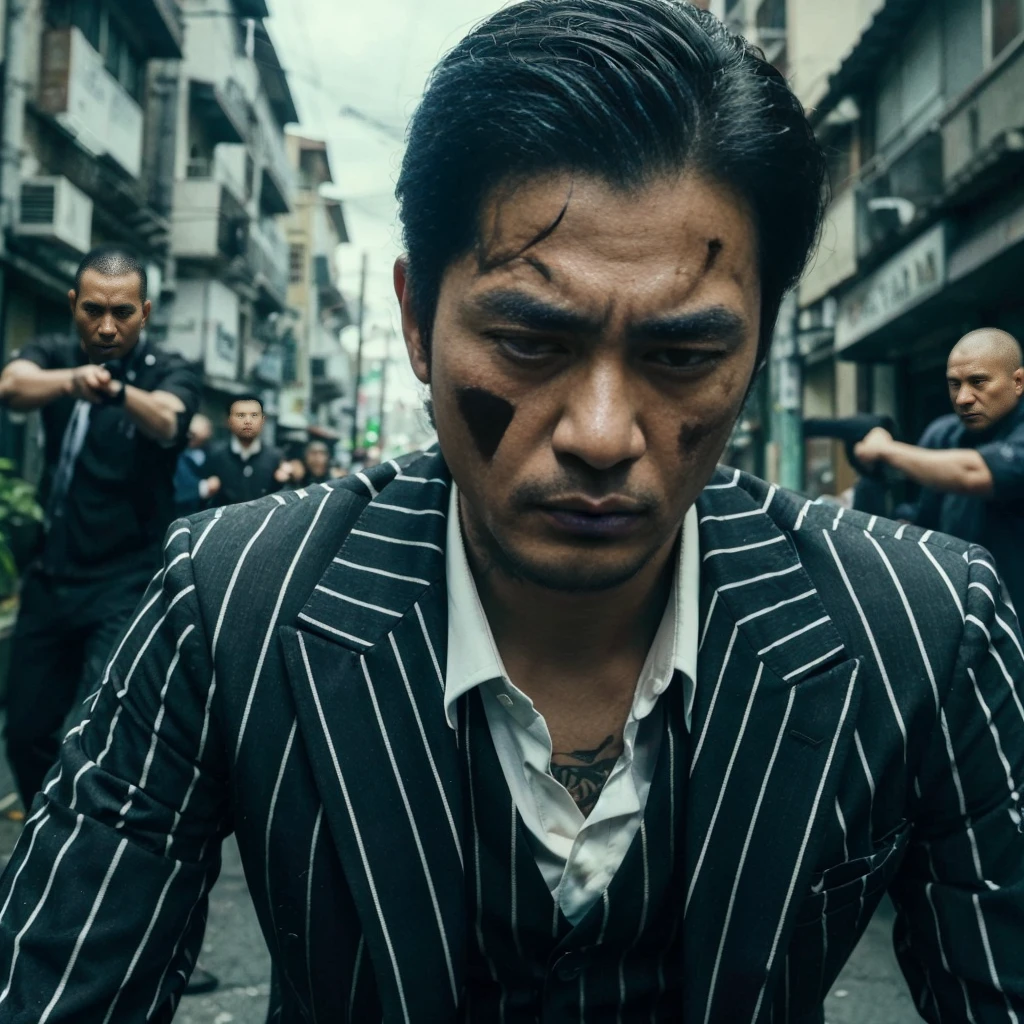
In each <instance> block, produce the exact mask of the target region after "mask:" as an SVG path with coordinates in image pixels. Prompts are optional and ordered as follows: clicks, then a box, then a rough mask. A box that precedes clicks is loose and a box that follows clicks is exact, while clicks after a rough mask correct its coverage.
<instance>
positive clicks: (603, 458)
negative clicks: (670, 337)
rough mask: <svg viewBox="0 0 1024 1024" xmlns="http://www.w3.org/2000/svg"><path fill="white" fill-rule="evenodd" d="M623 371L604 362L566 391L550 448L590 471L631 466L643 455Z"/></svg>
mask: <svg viewBox="0 0 1024 1024" xmlns="http://www.w3.org/2000/svg"><path fill="white" fill-rule="evenodd" d="M631 392H632V389H631V388H630V384H629V380H628V378H627V374H626V369H625V367H624V366H622V365H621V363H620V362H619V361H618V360H616V359H614V358H608V359H603V360H600V361H598V362H596V363H595V364H594V365H591V366H588V367H587V368H586V370H585V372H584V374H583V375H582V376H581V377H574V378H573V380H572V381H571V383H570V385H569V395H568V399H567V401H566V404H565V409H564V411H563V413H562V416H561V418H560V420H559V422H558V425H557V427H556V428H555V433H554V436H553V438H552V444H553V446H554V448H555V451H556V452H558V453H559V454H560V455H572V456H575V457H576V458H578V459H580V460H581V461H582V462H585V463H586V464H587V465H588V466H590V467H591V468H592V469H596V470H601V471H603V470H609V469H612V468H614V467H615V466H618V465H620V464H621V463H624V462H635V461H636V460H637V459H639V458H640V457H641V456H642V455H643V454H644V452H645V451H646V450H647V442H646V440H645V438H644V434H643V431H642V430H641V428H640V424H639V423H638V422H637V416H636V413H637V408H636V403H635V400H634V396H633V394H632V393H631Z"/></svg>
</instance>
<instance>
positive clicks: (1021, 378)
mask: <svg viewBox="0 0 1024 1024" xmlns="http://www.w3.org/2000/svg"><path fill="white" fill-rule="evenodd" d="M1013 389H1014V391H1016V392H1017V397H1018V398H1020V396H1021V395H1022V394H1024V367H1017V369H1016V370H1014V371H1013Z"/></svg>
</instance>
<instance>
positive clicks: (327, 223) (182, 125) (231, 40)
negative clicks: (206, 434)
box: [0, 0, 358, 479]
mask: <svg viewBox="0 0 1024 1024" xmlns="http://www.w3.org/2000/svg"><path fill="white" fill-rule="evenodd" d="M270 13H271V12H270V10H269V9H268V6H267V2H266V0H0V52H2V53H3V58H4V60H3V71H2V93H0V95H2V108H0V126H2V127H0V133H2V134H0V336H2V339H3V357H4V360H5V361H6V360H7V359H9V358H10V357H11V356H12V355H13V354H14V353H16V352H17V351H18V350H19V349H20V348H21V347H22V346H23V345H24V344H25V343H26V342H27V341H28V340H29V339H31V338H32V337H35V336H36V335H39V334H44V333H51V332H67V331H69V330H70V329H71V320H70V312H69V308H68V300H67V293H68V289H69V287H70V286H71V282H72V277H73V274H74V270H75V267H76V265H77V263H78V261H79V260H80V259H81V257H82V256H83V255H84V254H85V253H86V252H87V251H88V250H89V249H90V248H92V247H93V246H94V245H98V244H101V243H104V242H123V243H125V244H127V245H129V246H131V247H133V248H135V249H136V250H138V251H139V252H140V254H141V255H142V256H143V258H144V259H145V261H146V263H147V265H148V267H149V272H150V297H151V299H152V300H153V304H154V313H153V317H152V319H151V323H150V330H149V334H150V337H151V339H152V340H153V341H155V342H156V343H158V344H161V345H166V346H168V347H171V348H173V349H175V350H177V351H179V352H181V353H182V354H183V355H185V356H186V357H187V358H188V359H190V360H192V361H193V362H194V363H195V364H196V365H197V367H198V368H199V370H200V371H201V373H202V377H203V383H204V393H203V411H204V412H207V413H208V414H209V415H210V416H211V418H212V419H213V420H214V422H215V423H217V424H220V423H222V422H223V420H224V410H225V405H226V403H227V402H228V401H229V400H230V397H231V396H232V395H236V394H241V393H245V392H256V393H258V394H259V395H260V396H261V397H262V398H263V400H264V403H265V407H266V410H267V413H268V416H269V420H270V426H269V431H268V433H269V436H270V438H272V439H273V438H274V437H275V434H276V432H277V429H278V424H279V421H283V423H284V426H285V433H286V434H287V432H288V431H289V430H290V431H292V433H293V434H295V432H296V431H297V432H298V434H299V435H301V437H302V439H303V440H304V439H306V437H308V436H315V434H316V429H315V428H317V427H319V426H322V427H324V428H327V429H330V428H333V429H334V431H335V435H336V436H341V431H342V427H343V426H344V424H341V423H340V419H342V418H343V414H342V412H341V411H340V409H339V403H341V402H342V400H343V399H344V398H345V397H346V396H348V399H349V402H350V403H351V391H352V388H353V384H354V381H353V377H352V366H351V359H349V358H347V357H345V355H344V353H343V351H342V349H341V347H340V343H339V340H338V339H339V332H340V330H341V329H342V328H343V327H344V326H346V325H347V324H348V323H349V320H350V313H349V310H348V307H347V305H346V303H345V300H344V299H343V298H342V293H341V289H340V279H339V263H338V247H339V246H340V245H341V244H342V243H347V242H348V240H349V239H348V232H347V230H346V225H345V217H344V213H343V209H342V205H341V202H340V200H338V199H336V198H334V199H329V198H327V197H325V196H323V195H322V194H321V190H322V186H323V185H325V184H329V183H330V182H331V181H332V175H331V169H330V163H329V160H328V156H327V146H326V144H325V143H323V142H317V141H316V140H311V139H306V138H302V137H301V136H299V135H297V134H295V135H293V134H289V132H288V131H286V129H289V126H296V125H297V122H298V121H299V114H298V111H297V110H296V105H295V102H294V100H293V96H292V91H291V88H290V84H289V78H288V74H287V72H286V70H285V68H284V67H283V65H282V62H281V60H280V58H279V55H278V51H277V48H276V46H275V44H274V41H273V38H272V36H271V34H270V30H269V29H268V24H267V19H268V18H269V15H270ZM283 13H285V15H287V12H286V11H285V12H283ZM289 130H290V131H291V132H296V131H297V128H296V127H292V128H290V129H289ZM352 262H353V267H351V268H350V269H351V271H352V273H353V275H356V274H357V272H358V270H357V268H356V267H355V266H354V264H355V261H352ZM354 283H355V277H353V281H352V285H354ZM311 429H313V431H314V434H313V435H310V434H309V431H310V430H311ZM38 434H39V430H38V419H37V416H36V415H29V416H25V415H20V416H19V415H17V414H11V413H7V412H3V413H0V456H4V457H10V458H13V459H14V461H15V462H16V464H17V465H18V467H19V470H20V472H21V473H22V474H23V475H25V476H26V477H28V478H29V479H35V478H36V476H37V474H38V472H39V437H38Z"/></svg>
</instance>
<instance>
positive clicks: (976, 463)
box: [854, 427, 993, 498]
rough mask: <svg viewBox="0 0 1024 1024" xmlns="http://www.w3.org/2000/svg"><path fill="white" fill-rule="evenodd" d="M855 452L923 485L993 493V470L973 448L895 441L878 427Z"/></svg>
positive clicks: (982, 495)
mask: <svg viewBox="0 0 1024 1024" xmlns="http://www.w3.org/2000/svg"><path fill="white" fill-rule="evenodd" d="M854 453H855V454H856V456H857V458H858V459H860V460H861V461H862V462H863V463H865V465H874V464H875V463H878V462H884V463H885V464H886V465H888V466H891V467H892V468H893V469H896V470H899V472H901V473H903V474H904V476H908V477H910V479H911V480H913V481H915V482H916V483H919V484H920V485H921V486H922V487H930V488H932V489H933V490H936V491H947V492H950V493H953V494H972V495H975V496H977V497H980V498H990V497H991V496H992V492H993V479H992V471H991V470H990V469H989V467H988V463H986V461H985V459H984V458H983V457H982V455H981V453H980V452H977V451H975V450H974V449H973V448H951V449H946V450H941V449H933V448H920V447H918V446H917V445H914V444H904V443H903V442H902V441H894V440H893V438H892V436H891V435H890V434H889V433H888V432H887V431H885V430H882V429H881V428H880V427H879V428H877V429H875V430H872V431H871V433H870V434H868V436H867V437H865V438H864V440H863V441H861V442H860V444H858V445H856V446H855V447H854Z"/></svg>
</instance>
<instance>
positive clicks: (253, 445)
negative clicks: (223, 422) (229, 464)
mask: <svg viewBox="0 0 1024 1024" xmlns="http://www.w3.org/2000/svg"><path fill="white" fill-rule="evenodd" d="M231 450H232V451H233V452H234V453H235V454H236V455H237V456H239V458H241V460H242V461H243V462H248V461H249V460H250V459H251V458H252V457H253V456H254V455H259V453H260V452H261V451H263V442H262V441H261V440H260V439H259V438H258V437H256V438H253V439H252V441H250V442H249V446H248V447H246V446H245V445H244V444H242V442H241V441H239V440H238V438H237V437H235V435H234V434H232V435H231Z"/></svg>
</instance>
